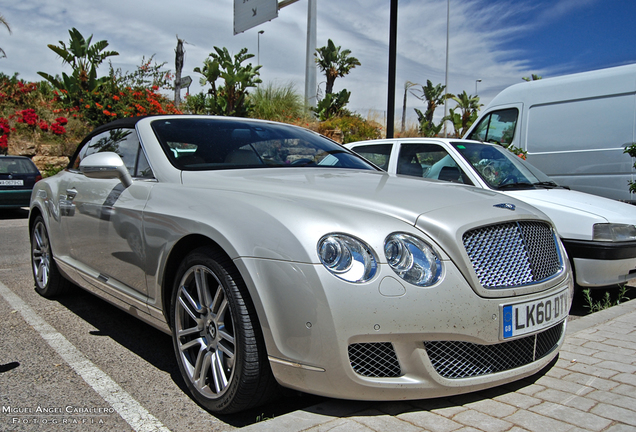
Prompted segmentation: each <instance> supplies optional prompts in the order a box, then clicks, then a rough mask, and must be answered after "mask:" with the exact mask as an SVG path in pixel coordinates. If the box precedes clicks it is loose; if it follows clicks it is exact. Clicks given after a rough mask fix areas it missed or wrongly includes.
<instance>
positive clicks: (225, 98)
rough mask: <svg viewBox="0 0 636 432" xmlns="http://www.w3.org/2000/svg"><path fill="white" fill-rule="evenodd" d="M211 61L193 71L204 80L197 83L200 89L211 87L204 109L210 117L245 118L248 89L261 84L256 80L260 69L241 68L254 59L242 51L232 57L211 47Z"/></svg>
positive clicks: (245, 49) (256, 67) (249, 65)
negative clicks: (219, 83) (213, 115)
mask: <svg viewBox="0 0 636 432" xmlns="http://www.w3.org/2000/svg"><path fill="white" fill-rule="evenodd" d="M214 50H215V52H213V53H211V54H210V57H211V59H209V58H208V59H206V60H205V61H204V62H203V69H201V68H198V67H196V68H194V72H197V73H200V74H201V75H203V77H202V78H201V79H200V80H199V82H200V83H201V85H202V86H204V85H206V84H210V86H211V88H210V89H209V90H208V95H209V96H210V97H209V98H207V100H206V107H207V110H208V111H209V112H210V113H211V114H218V115H227V116H237V117H246V116H247V115H248V114H249V110H250V107H251V104H250V101H249V100H247V98H246V96H247V95H248V89H249V88H251V87H256V85H257V84H260V83H261V82H262V81H261V79H260V77H259V69H260V68H261V66H252V64H251V63H248V64H247V65H243V64H242V63H243V62H244V61H246V60H249V59H251V58H252V57H254V54H248V53H247V48H243V49H242V50H240V51H239V52H238V54H236V55H235V56H234V58H232V56H231V55H230V53H229V51H228V50H227V48H219V47H214ZM219 78H221V79H222V80H223V84H221V85H219V86H217V83H216V81H217V80H218V79H219Z"/></svg>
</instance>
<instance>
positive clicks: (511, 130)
mask: <svg viewBox="0 0 636 432" xmlns="http://www.w3.org/2000/svg"><path fill="white" fill-rule="evenodd" d="M518 117H519V110H517V108H509V109H504V110H499V111H493V112H491V113H490V114H488V115H486V116H485V117H484V118H482V119H481V121H480V122H479V124H478V125H477V127H475V129H473V131H472V132H471V133H470V135H469V136H468V137H467V138H468V139H473V140H477V141H483V142H492V143H497V144H504V145H505V144H510V143H511V142H512V139H513V138H514V135H515V128H516V127H517V118H518Z"/></svg>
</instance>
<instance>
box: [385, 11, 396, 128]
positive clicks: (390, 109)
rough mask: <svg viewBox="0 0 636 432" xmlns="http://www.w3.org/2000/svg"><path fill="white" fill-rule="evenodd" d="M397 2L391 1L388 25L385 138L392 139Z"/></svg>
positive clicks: (393, 126)
mask: <svg viewBox="0 0 636 432" xmlns="http://www.w3.org/2000/svg"><path fill="white" fill-rule="evenodd" d="M397 18H398V0H391V18H390V25H389V90H388V96H387V109H386V110H387V120H386V137H387V138H393V132H394V129H395V124H394V123H395V69H396V63H397V62H396V57H397Z"/></svg>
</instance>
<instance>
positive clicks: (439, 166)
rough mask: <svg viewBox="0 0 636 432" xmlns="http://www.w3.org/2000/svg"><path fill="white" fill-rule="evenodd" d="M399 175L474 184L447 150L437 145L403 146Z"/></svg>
mask: <svg viewBox="0 0 636 432" xmlns="http://www.w3.org/2000/svg"><path fill="white" fill-rule="evenodd" d="M397 173H398V174H403V175H410V176H415V177H424V178H429V179H435V180H443V181H450V182H454V183H464V184H473V183H472V182H471V181H470V179H469V178H468V177H467V176H466V174H465V173H464V171H463V170H462V169H461V168H460V167H459V166H458V165H457V163H456V162H455V160H454V159H453V158H452V156H451V155H449V154H448V152H447V151H446V149H444V147H442V146H440V145H437V144H402V147H400V155H399V157H398V168H397Z"/></svg>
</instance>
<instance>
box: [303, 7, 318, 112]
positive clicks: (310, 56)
mask: <svg viewBox="0 0 636 432" xmlns="http://www.w3.org/2000/svg"><path fill="white" fill-rule="evenodd" d="M316 2H317V0H308V6H307V53H306V57H305V102H306V103H307V106H310V107H315V106H316V91H317V89H318V85H317V80H316V61H315V60H314V53H315V52H316V16H317V14H316Z"/></svg>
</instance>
